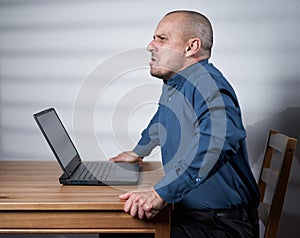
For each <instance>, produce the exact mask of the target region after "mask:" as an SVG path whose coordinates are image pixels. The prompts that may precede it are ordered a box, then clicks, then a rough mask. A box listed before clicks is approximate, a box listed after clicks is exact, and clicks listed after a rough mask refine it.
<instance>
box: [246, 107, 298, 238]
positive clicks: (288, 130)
mask: <svg viewBox="0 0 300 238" xmlns="http://www.w3.org/2000/svg"><path fill="white" fill-rule="evenodd" d="M270 129H274V130H277V131H278V132H280V133H283V134H286V135H288V136H291V137H294V138H296V139H297V140H298V143H297V148H296V152H295V157H294V161H293V164H292V169H291V174H290V179H289V184H288V189H287V194H286V197H285V203H284V208H283V212H282V216H281V221H280V228H279V234H278V237H282V238H284V237H286V234H289V237H292V236H290V234H297V237H298V235H299V234H300V227H299V225H298V223H299V221H300V204H299V201H300V173H299V172H298V171H300V143H299V141H300V108H299V107H291V108H287V109H286V110H284V111H282V112H280V113H278V114H274V115H272V116H270V117H267V118H265V119H263V120H261V121H259V122H257V123H255V124H253V125H251V126H248V127H247V128H246V130H247V144H248V153H249V159H250V163H251V165H252V168H253V172H254V174H255V176H256V178H257V177H258V175H259V172H260V168H261V163H262V156H263V153H264V148H265V143H266V139H267V135H268V132H269V130H270ZM296 221H297V222H298V223H297V222H296ZM291 231H292V232H291Z"/></svg>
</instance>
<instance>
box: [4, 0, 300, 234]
mask: <svg viewBox="0 0 300 238" xmlns="http://www.w3.org/2000/svg"><path fill="white" fill-rule="evenodd" d="M174 9H193V10H198V11H200V12H203V13H204V14H206V15H207V16H208V17H209V18H210V19H211V21H212V24H213V27H214V31H215V43H214V50H213V56H212V59H211V62H213V63H214V64H215V65H216V66H217V67H219V68H220V70H221V71H222V72H223V73H224V75H225V76H227V78H228V79H229V81H230V82H231V83H232V85H233V87H234V88H235V89H236V93H237V95H238V97H239V99H240V104H241V106H242V110H243V118H244V123H245V126H246V128H247V131H248V145H249V155H250V157H251V164H252V165H253V168H254V170H256V168H257V166H258V165H257V164H258V158H259V156H260V153H261V152H262V150H263V146H264V138H265V136H266V133H267V130H268V129H269V128H270V127H273V128H274V129H278V130H281V131H284V132H286V133H288V134H290V135H292V136H295V137H299V138H300V136H299V135H300V129H299V120H300V115H299V114H300V111H299V110H300V67H299V66H298V65H299V56H298V55H299V51H300V28H299V26H298V25H299V21H300V3H299V1H297V0H290V1H279V0H275V1H271V0H267V1H258V0H255V1H251V2H250V1H247V2H246V1H238V0H232V1H227V2H226V3H220V1H216V0H212V1H205V2H204V1H197V0H189V1H179V0H177V1H158V0H152V1H138V0H130V1H129V0H127V1H122V0H114V1H109V0H102V1H96V0H94V1H84V0H74V1H71V0H64V1H58V0H52V1H40V0H27V1H22V0H6V1H5V0H0V77H1V81H0V99H1V100H0V105H1V110H0V116H1V119H0V131H1V137H0V159H2V160H4V159H5V160H13V159H18V160H27V159H33V160H38V159H43V160H44V159H45V160H47V159H51V160H53V159H54V158H53V156H52V154H51V152H50V150H49V148H48V146H47V145H46V143H45V141H44V139H43V138H42V136H41V134H40V132H39V131H38V129H37V126H36V125H35V123H34V121H33V118H32V114H33V113H34V112H37V111H39V110H41V109H44V108H46V107H50V106H52V107H55V108H56V109H57V110H58V112H59V114H60V115H61V117H62V119H63V121H64V123H65V124H66V126H67V129H68V130H69V132H70V134H71V135H72V138H73V139H74V141H75V142H76V144H77V146H78V148H79V150H80V153H81V155H82V156H83V157H84V158H92V159H97V158H98V156H100V155H101V156H104V157H109V156H112V155H115V154H116V153H118V152H119V151H121V150H124V149H131V148H132V146H133V145H134V143H135V142H136V141H137V139H138V137H139V133H140V131H141V130H142V128H143V127H144V126H145V125H147V123H148V121H149V119H150V117H151V114H152V113H153V112H154V110H155V109H156V104H155V103H154V102H156V101H157V99H158V97H159V93H160V83H161V82H160V81H159V80H157V79H153V78H151V77H150V76H149V73H148V69H147V68H145V66H147V61H148V60H149V59H148V58H147V57H149V55H148V53H147V52H146V51H143V50H145V49H143V48H144V47H146V45H147V43H148V42H149V41H150V40H151V38H152V34H153V31H154V29H155V27H156V24H157V22H158V21H159V20H160V19H161V17H162V16H163V15H164V14H165V13H167V12H168V11H170V10H174ZM143 52H144V53H143ZM135 53H137V57H136V58H135V56H136V55H135ZM122 57H124V59H126V60H125V61H124V65H125V66H124V65H123V63H121V64H120V63H119V62H117V63H116V64H112V65H113V66H111V67H109V66H107V65H109V63H110V62H114V63H115V61H117V60H118V59H123V58H122ZM133 59H138V60H137V61H139V60H140V61H139V62H135V61H134V60H133ZM131 60H132V62H131ZM131 63H132V64H131ZM131 65H138V66H139V67H133V68H132V69H130V66H131ZM121 66H124V68H122V67H121ZM101 67H104V71H101ZM126 67H127V68H126ZM99 68H100V70H99ZM97 70H98V71H97ZM102 70H103V69H102ZM95 71H97V73H95ZM102 72H103V74H101V73H102ZM93 77H99V80H98V81H96V82H94V81H93V82H92V81H91V78H93ZM90 82H92V83H90ZM85 87H87V88H89V89H88V90H87V91H85ZM95 89H96V90H95ZM83 91H84V92H85V93H86V92H87V93H91V95H92V93H94V94H93V95H94V96H93V97H84V98H80V96H81V93H82V92H83ZM85 96H86V95H85ZM78 98H80V100H79V101H78ZM85 99H86V100H85ZM94 99H95V100H94ZM94 113H95V114H94ZM79 115H83V116H82V117H81V116H79ZM94 116H95V120H94ZM84 122H85V123H84ZM299 157H300V154H299V149H298V150H297V154H296V160H295V161H294V164H293V170H292V175H291V180H290V185H289V190H288V194H287V199H286V204H285V208H284V214H283V219H282V224H281V230H280V237H285V235H284V232H285V231H286V230H291V229H294V230H295V232H293V233H292V234H291V233H290V232H289V237H293V234H298V232H299V231H300V228H299V227H297V225H296V226H295V227H294V226H292V225H291V224H297V222H296V221H297V219H298V220H299V218H300V206H299V205H298V203H297V201H299V200H300V185H299V184H300V183H299V181H300V178H299V175H298V174H297V172H295V171H297V170H299ZM151 159H153V160H157V159H159V153H158V151H155V153H154V154H153V156H152V157H151ZM296 231H298V232H296ZM295 237H296V236H295Z"/></svg>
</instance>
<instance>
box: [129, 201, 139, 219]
mask: <svg viewBox="0 0 300 238" xmlns="http://www.w3.org/2000/svg"><path fill="white" fill-rule="evenodd" d="M129 214H130V215H131V216H133V217H135V216H136V215H137V214H138V206H137V204H136V203H132V205H131V208H130V212H129Z"/></svg>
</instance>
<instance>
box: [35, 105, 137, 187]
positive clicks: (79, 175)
mask: <svg viewBox="0 0 300 238" xmlns="http://www.w3.org/2000/svg"><path fill="white" fill-rule="evenodd" d="M33 117H34V119H35V121H36V123H37V125H38V126H39V128H40V130H41V131H42V133H43V135H44V137H45V139H46V141H47V142H48V144H49V146H50V148H51V150H52V152H53V153H54V155H55V158H56V159H57V161H58V163H59V165H60V167H61V168H62V170H63V174H62V175H61V176H60V178H59V182H60V183H61V184H66V185H133V184H137V183H138V180H139V174H140V173H139V171H140V165H139V164H136V163H114V162H111V161H82V160H81V158H80V156H79V153H78V151H77V149H76V147H75V145H74V143H73V142H72V140H71V138H70V136H69V134H68V132H67V130H66V129H65V127H64V125H63V123H62V121H61V120H60V118H59V116H58V114H57V112H56V111H55V109H54V108H48V109H46V110H43V111H41V112H38V113H35V114H34V115H33Z"/></svg>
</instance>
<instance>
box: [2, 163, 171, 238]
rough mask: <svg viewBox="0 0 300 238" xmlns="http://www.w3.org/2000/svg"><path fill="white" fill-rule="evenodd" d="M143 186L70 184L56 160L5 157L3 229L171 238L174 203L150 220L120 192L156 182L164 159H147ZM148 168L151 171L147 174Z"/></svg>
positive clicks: (21, 231)
mask: <svg viewBox="0 0 300 238" xmlns="http://www.w3.org/2000/svg"><path fill="white" fill-rule="evenodd" d="M142 166H143V171H144V173H142V178H141V179H142V180H141V183H140V184H139V185H138V186H128V187H124V186H120V187H109V186H65V185H61V184H59V182H58V177H59V176H60V175H61V170H60V168H59V167H58V165H57V163H56V162H55V161H0V233H86V234H87V233H154V234H155V237H156V238H166V237H170V207H166V208H165V209H164V210H163V211H161V212H160V213H159V214H158V215H157V216H156V217H155V218H154V219H153V220H151V221H149V220H148V221H144V220H139V219H137V218H133V217H131V216H130V215H128V214H126V213H125V212H123V205H124V202H122V201H120V200H119V199H118V195H119V194H122V193H124V192H125V191H128V190H133V189H137V188H140V187H146V186H149V185H153V184H154V183H155V182H156V181H157V180H158V179H159V178H160V177H161V176H162V175H163V172H162V169H161V164H160V162H144V163H143V165H142ZM147 171H148V172H147Z"/></svg>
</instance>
